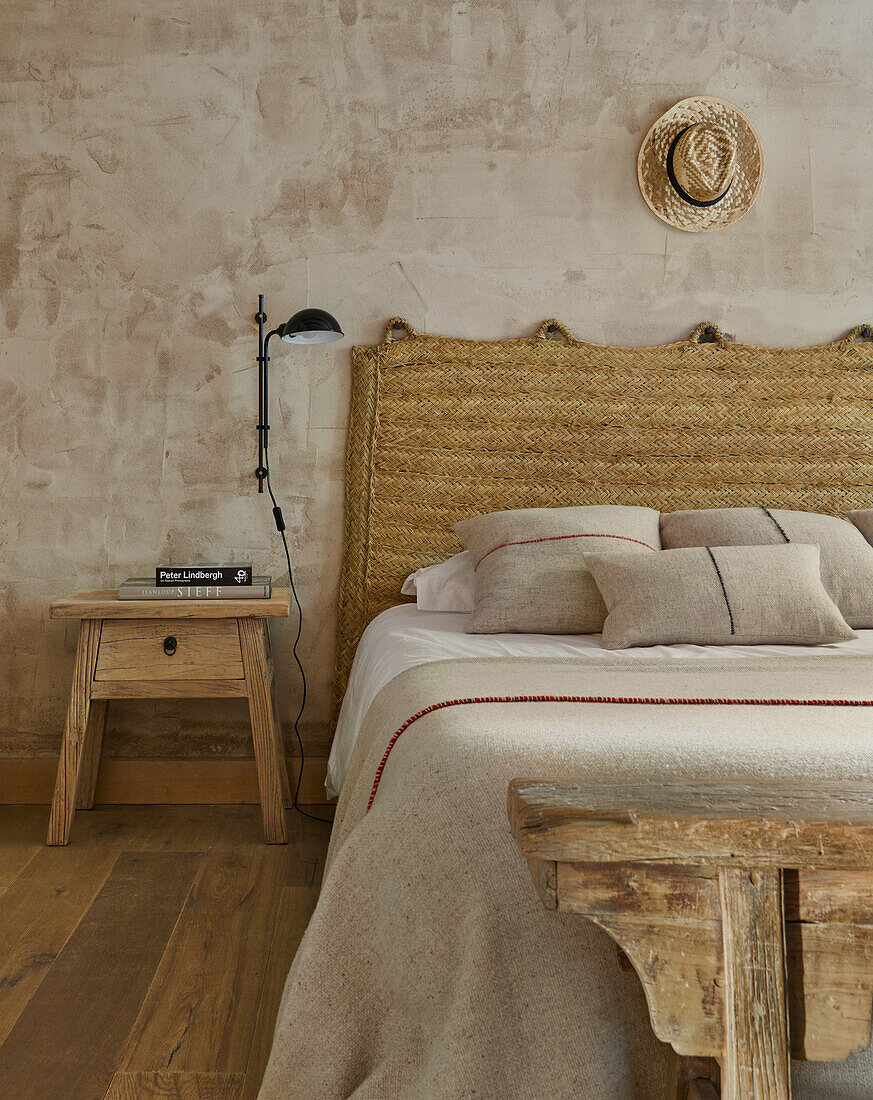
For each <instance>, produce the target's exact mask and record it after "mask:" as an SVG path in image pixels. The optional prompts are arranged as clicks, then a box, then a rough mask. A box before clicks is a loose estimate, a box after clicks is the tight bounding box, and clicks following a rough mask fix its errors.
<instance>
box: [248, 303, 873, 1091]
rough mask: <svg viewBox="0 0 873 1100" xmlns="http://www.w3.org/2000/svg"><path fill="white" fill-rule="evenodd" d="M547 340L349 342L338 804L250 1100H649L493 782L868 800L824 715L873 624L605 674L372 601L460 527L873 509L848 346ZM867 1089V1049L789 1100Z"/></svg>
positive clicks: (640, 1019) (859, 743) (641, 661)
mask: <svg viewBox="0 0 873 1100" xmlns="http://www.w3.org/2000/svg"><path fill="white" fill-rule="evenodd" d="M549 327H550V326H549V325H548V324H545V325H544V326H542V328H541V330H540V331H539V333H538V334H537V335H536V336H535V337H533V338H530V339H527V340H519V341H502V342H495V343H493V344H490V343H489V344H480V343H478V342H472V341H461V340H452V339H445V338H441V337H418V336H416V335H415V334H410V335H409V336H408V337H407V339H404V340H399V341H395V340H393V338H392V339H389V340H387V341H386V342H383V343H382V344H381V345H379V346H378V347H376V348H365V349H355V353H354V359H353V364H354V396H353V405H352V417H351V422H350V436H349V452H348V468H347V509H346V557H345V563H344V572H343V582H342V594H341V613H340V633H339V642H338V667H337V683H338V702H339V701H341V700H343V703H342V710H341V714H340V722H339V726H338V731H337V737H336V739H335V743H334V748H333V752H332V757H331V764H330V772H329V783H330V784H331V785H332V787H333V789H335V790H339V791H340V801H339V805H338V808H337V819H336V823H335V826H334V832H333V835H332V839H331V848H330V852H329V857H328V868H327V871H326V874H325V879H324V885H323V889H322V895H321V898H320V900H319V904H318V907H317V909H316V911H315V914H314V916H313V918H312V921H311V923H310V926H309V928H308V930H307V933H306V936H305V937H304V940H303V942H302V944H301V947H300V950H299V952H298V955H297V958H296V959H295V962H294V965H293V967H292V970H291V972H290V974H289V977H288V982H287V985H286V989H285V993H284V997H283V1001H282V1005H281V1008H280V1012H279V1017H278V1020H277V1026H276V1033H275V1039H274V1046H273V1050H272V1054H271V1057H270V1062H269V1065H268V1069H267V1073H266V1075H265V1079H264V1085H263V1088H262V1093H261V1095H262V1097H263V1098H264V1100H278V1098H279V1097H283V1098H289V1097H314V1096H318V1097H346V1096H353V1095H354V1096H356V1097H362V1098H371V1097H386V1096H403V1097H461V1096H465V1097H466V1096H476V1097H487V1098H490V1097H495V1098H496V1097H501V1098H503V1097H515V1096H528V1095H537V1096H547V1097H555V1098H563V1097H570V1096H574V1097H583V1098H586V1097H591V1098H592V1100H594V1098H596V1100H612V1098H613V1097H615V1098H616V1100H618V1098H619V1097H621V1098H622V1100H626V1098H627V1097H639V1098H641V1100H648V1098H649V1097H652V1098H654V1097H661V1096H663V1094H664V1087H665V1081H666V1080H667V1077H668V1075H669V1072H670V1064H671V1053H670V1051H669V1048H667V1047H665V1046H663V1045H662V1044H660V1043H659V1042H657V1040H655V1039H654V1038H653V1036H652V1033H651V1030H650V1028H649V1024H648V1018H647V1014H646V1010H645V1005H644V1002H643V998H642V993H641V991H640V987H639V983H638V981H637V979H636V977H635V975H633V974H628V973H625V972H623V971H621V970H620V969H619V967H618V964H617V960H616V953H615V949H614V945H613V944H612V943H611V941H609V940H608V938H607V937H606V935H605V934H604V933H602V932H601V931H600V930H598V929H596V928H594V927H593V926H589V925H587V924H586V923H584V922H575V921H573V920H572V918H563V917H561V916H556V915H555V914H547V913H545V912H544V911H543V910H541V909H540V907H539V902H538V900H537V898H536V896H535V894H534V893H533V891H532V890H531V884H530V880H529V876H528V872H527V868H526V867H525V866H524V863H523V861H522V860H520V859H519V857H518V854H517V852H516V851H515V848H514V844H513V841H512V838H511V835H510V834H509V830H508V827H507V824H506V816H505V809H504V803H505V797H506V789H507V784H508V782H509V781H510V780H511V779H513V778H514V777H516V776H519V775H538V774H539V775H548V776H550V777H552V778H554V779H561V778H566V779H567V780H568V781H575V782H583V783H584V782H585V781H586V779H588V780H590V781H591V782H618V783H627V784H628V785H632V784H635V783H640V784H643V783H646V782H647V781H651V780H653V779H654V780H663V779H667V778H669V779H670V780H671V781H674V782H675V781H676V780H687V781H688V782H694V781H699V780H702V779H706V780H707V781H708V782H720V781H724V782H725V783H727V782H732V781H737V780H755V781H756V782H761V781H763V782H767V781H773V782H776V781H779V780H780V779H784V778H785V776H786V775H790V776H792V777H794V778H798V779H801V778H802V779H808V780H810V781H815V782H828V781H832V782H844V781H848V780H852V781H865V780H871V782H873V714H871V710H870V708H868V707H866V706H865V707H858V706H854V705H852V706H845V705H836V704H845V703H847V702H848V703H857V702H864V703H866V702H870V701H871V700H873V675H871V674H873V632H871V631H862V632H860V634H859V637H858V639H857V641H855V642H851V643H844V644H841V645H839V646H823V647H815V648H814V649H804V650H803V652H802V653H791V654H786V653H784V652H780V651H779V649H780V647H749V650H750V651H748V652H740V651H739V650H736V651H731V652H730V653H729V654H726V653H718V652H713V651H712V647H690V646H689V647H681V646H669V647H657V648H656V649H655V650H646V651H637V652H633V651H625V652H624V653H619V654H616V653H605V652H604V651H603V650H602V649H601V648H600V646H599V641H598V638H597V637H596V636H580V637H567V638H560V637H550V638H543V637H541V636H523V635H513V636H510V635H491V636H482V637H476V638H474V637H472V636H469V635H465V634H464V633H463V630H462V619H463V616H456V615H449V614H439V613H426V612H419V611H417V609H416V608H414V607H413V606H410V605H406V606H397V605H398V604H401V600H400V598H399V596H398V593H399V590H400V586H401V584H402V582H403V579H404V577H405V576H406V574H407V573H409V572H411V571H412V570H414V569H415V568H418V567H420V566H422V565H425V564H430V563H432V562H435V561H438V560H441V559H442V558H445V557H447V556H448V555H449V554H451V553H453V552H455V551H456V550H457V549H459V548H460V547H459V546H458V544H457V542H456V541H455V538H454V535H453V534H452V532H451V525H452V523H453V522H454V521H455V520H457V519H460V518H464V517H465V516H469V515H474V514H477V513H478V512H483V511H488V510H495V509H497V508H505V507H518V506H543V505H560V504H585V503H595V502H599V503H625V504H626V503H631V504H645V505H649V506H653V507H660V508H661V509H663V510H669V509H672V508H680V507H705V506H719V505H728V504H730V505H735V504H759V503H773V504H778V505H779V506H782V507H789V508H807V509H809V510H813V511H822V512H832V513H837V514H839V513H841V512H844V511H846V510H848V509H849V508H851V507H861V506H864V505H865V504H867V503H869V501H870V500H871V499H873V450H871V446H870V444H869V442H868V439H867V435H866V425H867V424H868V423H869V411H870V402H871V400H873V372H871V371H870V366H871V361H873V356H871V348H870V345H869V344H868V343H866V342H860V341H859V340H858V339H857V337H858V336H859V335H860V329H859V330H857V331H855V332H853V334H851V335H850V338H847V339H845V340H842V341H838V342H837V343H835V344H833V345H827V346H824V347H821V348H816V349H791V350H785V349H760V348H751V347H749V346H747V345H735V344H731V343H730V342H729V341H727V340H726V339H725V338H724V337H722V335H721V334H720V333H718V331H717V330H714V331H713V332H712V333H711V334H710V335H712V337H713V341H714V342H712V343H708V344H707V343H701V342H699V341H700V340H701V338H702V337H703V336H704V335H705V330H706V328H707V327H708V326H700V327H699V328H698V330H695V334H694V336H693V338H692V339H690V340H687V341H681V342H679V343H677V344H673V345H667V346H666V347H662V348H647V349H626V348H624V349H621V348H600V347H597V346H596V345H591V344H584V343H582V342H581V341H575V340H573V339H572V338H569V337H566V334H565V340H564V341H557V340H551V339H548V338H547V337H548V335H549ZM713 329H714V327H713ZM391 335H393V333H392V334H391ZM365 631H366V634H365ZM362 636H363V640H362ZM359 642H361V644H360V646H359V644H358V643H359ZM356 650H357V657H356V658H355V663H354V668H352V657H353V655H354V653H355V651H356ZM632 652H633V655H632V656H631V655H630V654H631V653H632ZM350 673H351V676H350ZM347 684H348V689H349V690H348V692H346V690H345V689H346V686H347ZM764 700H766V701H767V705H766V708H765V705H764ZM738 702H742V703H743V705H742V706H737V705H733V704H735V703H738ZM750 702H751V703H752V705H749V703H750ZM810 702H814V703H816V704H817V705H816V706H808V705H807V704H808V703H810ZM823 716H826V717H823ZM340 788H341V790H340ZM871 790H873V786H871ZM580 960H584V962H582V961H580ZM871 1082H873V1059H871V1057H870V1054H869V1053H868V1052H864V1053H861V1054H859V1055H857V1056H855V1057H853V1058H852V1059H850V1060H849V1061H847V1062H845V1063H839V1064H836V1065H833V1066H821V1065H818V1064H809V1065H801V1066H799V1067H797V1068H796V1070H795V1076H794V1085H795V1089H796V1093H797V1095H799V1096H801V1097H815V1098H818V1097H824V1096H828V1097H832V1098H834V1100H837V1098H842V1100H849V1098H850V1097H856V1096H857V1097H862V1096H869V1095H870V1092H871V1088H873V1085H871Z"/></svg>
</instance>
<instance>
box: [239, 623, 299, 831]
mask: <svg viewBox="0 0 873 1100" xmlns="http://www.w3.org/2000/svg"><path fill="white" fill-rule="evenodd" d="M237 623H238V625H239V640H240V646H241V648H242V660H243V670H244V671H245V678H246V690H247V691H248V696H249V713H250V715H251V719H252V741H253V742H254V747H255V763H256V764H257V768H258V786H259V788H260V791H261V813H262V815H263V819H264V835H265V837H266V839H267V843H268V844H285V843H287V839H288V837H287V834H286V831H285V798H284V790H283V784H282V779H281V775H280V772H279V761H278V759H277V756H278V753H277V745H278V743H279V738H280V736H281V735H280V733H279V732H278V731H277V730H276V718H275V711H274V709H273V692H272V679H271V677H270V669H269V664H268V661H267V654H266V650H265V647H264V631H263V627H262V625H261V622H260V620H259V619H238V620H237ZM285 782H286V784H287V773H286V780H285Z"/></svg>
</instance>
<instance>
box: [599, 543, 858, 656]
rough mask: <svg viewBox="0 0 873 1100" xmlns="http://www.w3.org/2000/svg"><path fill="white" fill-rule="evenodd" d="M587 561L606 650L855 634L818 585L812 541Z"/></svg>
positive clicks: (835, 638) (805, 640) (811, 641)
mask: <svg viewBox="0 0 873 1100" xmlns="http://www.w3.org/2000/svg"><path fill="white" fill-rule="evenodd" d="M585 564H586V565H587V566H588V569H589V570H590V571H591V574H592V575H593V577H594V580H595V581H596V582H597V586H598V588H599V589H600V593H601V595H602V596H603V599H604V602H605V603H606V606H607V608H608V611H609V614H608V615H607V618H606V622H605V624H604V627H603V648H604V649H624V648H626V647H627V646H645V645H661V644H664V645H669V644H672V643H675V642H691V643H694V644H697V645H763V644H780V645H786V644H787V645H816V644H818V645H821V644H824V643H827V642H845V641H850V640H851V639H852V638H855V637H857V635H856V634H855V633H854V631H852V630H851V629H850V627H849V626H848V624H847V623H846V621H845V620H844V619H843V616H842V615H841V614H840V611H839V608H838V607H837V606H836V604H835V603H834V601H833V600H832V599H831V598H830V596H829V595H828V594H827V592H826V591H825V589H824V586H823V585H822V582H821V577H820V574H819V548H818V547H817V546H807V545H803V544H801V543H791V544H790V545H787V544H783V545H781V546H700V547H693V548H691V549H683V550H664V551H662V552H661V553H660V554H649V555H645V556H644V555H641V554H623V553H612V554H586V556H585Z"/></svg>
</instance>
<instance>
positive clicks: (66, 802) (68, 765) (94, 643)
mask: <svg viewBox="0 0 873 1100" xmlns="http://www.w3.org/2000/svg"><path fill="white" fill-rule="evenodd" d="M101 626H102V622H101V620H100V619H82V621H81V623H80V624H79V640H78V643H77V644H76V664H75V668H74V670H73V686H72V689H71V691H70V705H69V707H68V709H67V723H66V726H65V728H64V740H63V743H62V744H61V756H60V760H59V762H58V778H57V782H56V783H55V793H54V798H53V799H52V808H51V814H50V816H49V827H48V836H47V837H46V844H66V843H67V842H68V841H69V839H70V827H71V825H72V823H73V812H74V810H75V808H76V791H77V788H78V786H79V776H80V774H81V771H82V760H83V758H84V757H85V756H86V755H87V745H88V741H89V739H90V738H89V733H90V732H91V730H89V722H88V718H89V715H90V711H91V681H92V679H93V678H94V667H95V665H96V664H97V651H98V649H99V647H100V628H101ZM92 729H93V727H92Z"/></svg>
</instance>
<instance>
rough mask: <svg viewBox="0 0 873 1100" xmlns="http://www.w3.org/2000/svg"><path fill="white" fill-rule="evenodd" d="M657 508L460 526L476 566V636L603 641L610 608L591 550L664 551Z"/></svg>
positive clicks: (588, 508) (521, 516)
mask: <svg viewBox="0 0 873 1100" xmlns="http://www.w3.org/2000/svg"><path fill="white" fill-rule="evenodd" d="M658 518H659V514H658V512H656V511H655V510H654V509H652V508H638V507H631V506H624V505H612V504H595V505H583V506H579V507H572V508H522V509H518V510H514V511H506V512H491V513H489V514H488V515H485V516H475V517H473V518H472V519H465V520H462V521H461V522H460V523H456V524H455V531H456V532H457V533H458V535H459V536H460V538H461V539H462V540H463V542H464V545H465V546H466V547H467V550H468V551H469V552H470V554H471V556H472V559H473V562H474V581H475V584H474V587H475V608H474V610H473V613H472V614H471V616H470V618H469V620H468V622H467V626H466V630H467V632H468V633H470V634H502V633H512V634H596V633H598V632H599V631H600V630H602V629H603V622H604V619H605V618H606V607H605V605H604V603H603V600H602V598H601V596H600V593H599V592H598V590H597V585H596V584H595V583H594V581H593V579H592V578H591V575H590V573H589V572H588V570H587V569H586V567H585V560H584V557H585V554H586V553H589V552H591V551H608V550H616V549H622V550H627V551H629V552H637V553H640V554H651V553H653V552H654V551H657V550H660V548H661V539H660V533H659V527H658Z"/></svg>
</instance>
